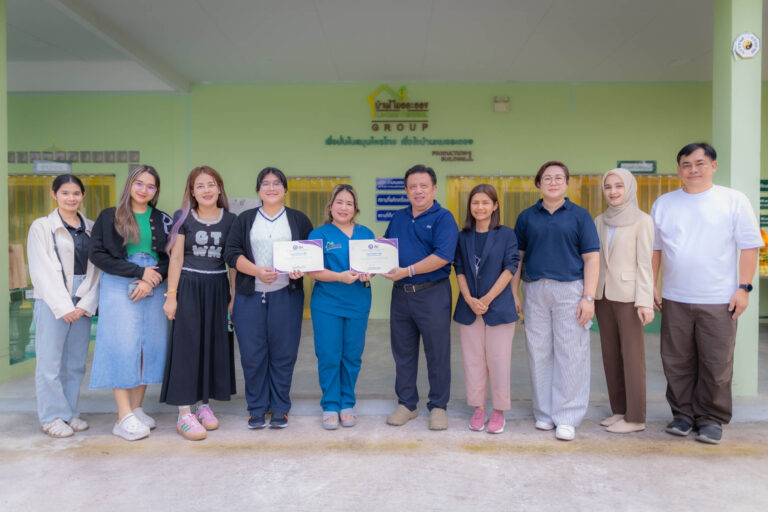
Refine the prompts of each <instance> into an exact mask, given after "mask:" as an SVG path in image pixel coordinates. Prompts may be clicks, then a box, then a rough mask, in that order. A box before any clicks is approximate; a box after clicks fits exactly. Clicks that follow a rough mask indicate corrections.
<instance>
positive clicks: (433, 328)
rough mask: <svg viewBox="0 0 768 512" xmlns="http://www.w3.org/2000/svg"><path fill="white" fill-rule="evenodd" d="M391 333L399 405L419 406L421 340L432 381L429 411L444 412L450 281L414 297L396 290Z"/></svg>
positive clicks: (448, 389)
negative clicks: (436, 409)
mask: <svg viewBox="0 0 768 512" xmlns="http://www.w3.org/2000/svg"><path fill="white" fill-rule="evenodd" d="M389 329H390V335H391V343H392V356H393V357H394V359H395V393H396V394H397V401H398V403H400V404H402V405H404V406H406V407H407V408H408V409H410V410H415V409H416V405H417V404H418V403H419V391H418V389H417V388H416V377H417V375H418V369H419V337H421V339H422V340H423V342H424V355H425V356H426V359H427V375H428V377H429V402H427V408H428V409H429V410H432V409H433V408H435V407H437V408H440V409H445V408H446V407H447V405H448V400H449V398H450V394H451V285H450V283H449V281H448V279H444V280H443V281H440V282H439V283H437V284H436V285H434V286H431V287H429V288H426V289H423V290H419V291H417V292H413V293H409V292H406V291H404V290H403V289H401V288H397V287H393V288H392V302H391V304H390V314H389Z"/></svg>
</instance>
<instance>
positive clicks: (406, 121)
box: [366, 85, 429, 132]
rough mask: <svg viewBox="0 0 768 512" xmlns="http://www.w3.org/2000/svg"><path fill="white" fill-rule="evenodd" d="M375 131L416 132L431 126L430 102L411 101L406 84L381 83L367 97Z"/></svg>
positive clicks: (372, 128)
mask: <svg viewBox="0 0 768 512" xmlns="http://www.w3.org/2000/svg"><path fill="white" fill-rule="evenodd" d="M366 101H367V102H368V104H369V106H370V113H371V130H372V131H374V132H378V131H382V132H395V131H397V132H406V131H407V132H416V131H421V132H423V131H425V130H426V129H427V128H429V119H428V116H429V102H428V101H409V98H408V93H407V91H406V88H405V86H402V87H400V88H399V89H398V90H397V92H395V91H394V90H393V89H392V88H391V87H389V86H388V85H380V86H379V87H378V88H377V89H376V90H375V91H373V92H372V93H371V94H370V95H369V96H368V98H367V99H366Z"/></svg>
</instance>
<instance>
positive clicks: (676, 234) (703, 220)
mask: <svg viewBox="0 0 768 512" xmlns="http://www.w3.org/2000/svg"><path fill="white" fill-rule="evenodd" d="M651 217H652V218H653V223H654V226H655V237H654V241H653V248H654V250H660V251H661V258H662V259H661V264H662V273H663V279H662V285H661V296H662V297H663V298H665V299H669V300H673V301H675V302H684V303H687V304H728V303H729V302H730V300H731V296H732V295H733V293H734V292H735V291H736V290H737V289H738V287H739V282H738V279H739V277H738V253H737V249H754V248H757V247H762V246H763V239H762V237H761V236H760V230H759V229H758V227H757V220H756V219H755V213H754V211H753V210H752V206H751V205H750V204H749V200H748V199H747V196H745V195H744V194H743V193H741V192H739V191H738V190H733V189H730V188H727V187H721V186H719V185H713V186H712V188H710V189H708V190H706V191H704V192H701V193H699V194H688V193H686V192H684V191H683V190H682V189H680V190H675V191H674V192H669V193H667V194H664V195H662V196H661V197H659V198H658V199H657V200H656V202H655V203H653V208H652V209H651Z"/></svg>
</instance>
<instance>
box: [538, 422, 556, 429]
mask: <svg viewBox="0 0 768 512" xmlns="http://www.w3.org/2000/svg"><path fill="white" fill-rule="evenodd" d="M536 428H537V429H539V430H552V429H553V428H555V425H554V424H552V423H550V422H548V421H537V422H536Z"/></svg>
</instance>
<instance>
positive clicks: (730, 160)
mask: <svg viewBox="0 0 768 512" xmlns="http://www.w3.org/2000/svg"><path fill="white" fill-rule="evenodd" d="M762 19H763V0H715V26H714V51H713V70H712V71H713V76H712V142H713V145H714V146H715V149H717V152H718V161H719V167H718V169H717V173H716V174H715V182H716V183H718V184H720V185H725V186H728V187H732V188H735V189H737V190H740V191H742V192H744V193H745V194H746V195H747V197H749V200H750V202H751V203H752V206H753V208H754V209H755V214H756V215H757V214H759V207H760V205H759V201H760V197H759V196H760V192H759V191H760V186H759V184H760V92H761V90H760V88H761V60H762V52H763V51H764V50H762V49H761V50H760V53H758V54H757V56H755V57H754V58H752V59H736V58H735V57H734V55H733V52H732V48H733V43H734V41H735V40H736V38H737V37H739V35H740V34H742V33H744V32H752V33H754V34H755V35H757V37H759V38H760V40H761V42H762ZM758 281H759V280H758V279H757V277H756V278H755V280H754V285H755V290H754V291H753V292H752V293H751V294H750V305H749V307H748V308H747V310H746V311H745V312H744V314H743V315H742V316H741V317H740V318H739V330H738V334H737V336H736V355H735V364H734V372H733V373H734V376H733V392H734V394H735V395H741V396H751V395H756V394H757V371H758V364H757V363H758V327H759V321H758V313H759V309H760V308H759V307H758V306H759V304H758V301H759V297H760V290H759V287H758Z"/></svg>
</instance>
